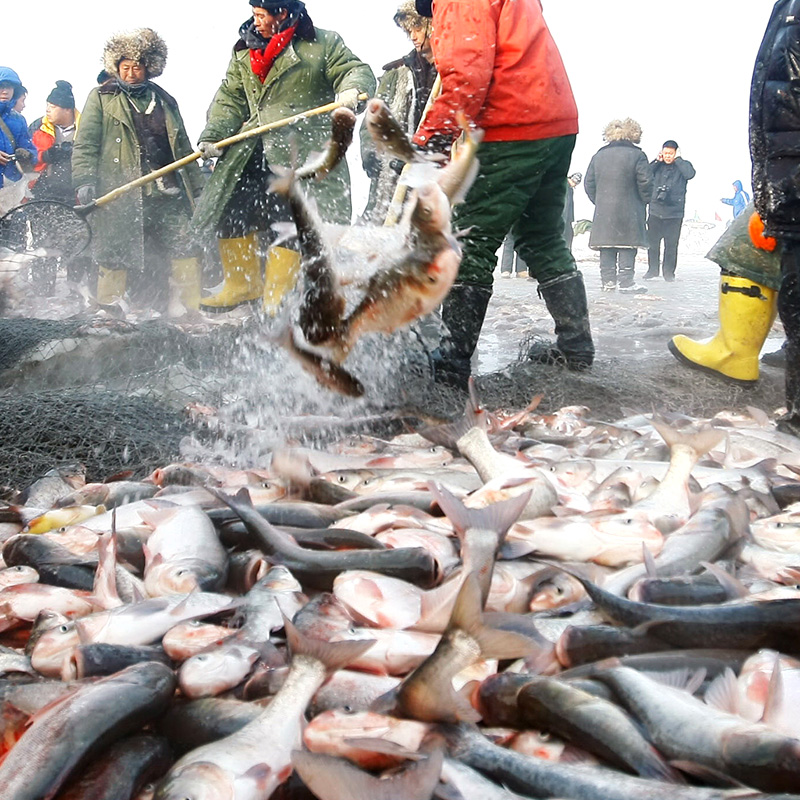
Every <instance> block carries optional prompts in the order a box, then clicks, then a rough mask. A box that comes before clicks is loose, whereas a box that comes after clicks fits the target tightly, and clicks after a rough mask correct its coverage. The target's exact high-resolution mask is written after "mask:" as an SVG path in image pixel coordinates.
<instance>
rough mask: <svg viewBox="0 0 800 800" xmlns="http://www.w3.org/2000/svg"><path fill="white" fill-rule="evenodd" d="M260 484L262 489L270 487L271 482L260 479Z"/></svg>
mask: <svg viewBox="0 0 800 800" xmlns="http://www.w3.org/2000/svg"><path fill="white" fill-rule="evenodd" d="M261 486H262V487H263V488H264V489H271V488H272V484H271V483H270V482H269V481H261Z"/></svg>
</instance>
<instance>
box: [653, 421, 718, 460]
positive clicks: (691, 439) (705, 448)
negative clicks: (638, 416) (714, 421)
mask: <svg viewBox="0 0 800 800" xmlns="http://www.w3.org/2000/svg"><path fill="white" fill-rule="evenodd" d="M651 424H652V426H653V427H654V428H655V429H656V430H657V431H658V433H659V435H660V436H661V438H662V439H663V440H664V441H665V442H666V443H667V445H669V447H670V448H672V447H674V446H675V445H678V444H683V445H687V446H689V447H691V448H692V450H694V451H695V453H696V454H697V457H698V458H700V457H701V456H704V455H705V454H706V453H708V452H709V451H710V450H713V449H714V448H715V447H716V446H717V445H718V444H719V443H720V442H721V441H722V440H723V439H727V433H726V432H725V431H723V430H720V429H719V428H706V429H705V430H702V431H697V432H692V433H685V432H683V431H679V430H676V429H675V428H673V427H671V426H670V425H667V424H666V423H665V422H660V421H658V420H656V419H653V420H651Z"/></svg>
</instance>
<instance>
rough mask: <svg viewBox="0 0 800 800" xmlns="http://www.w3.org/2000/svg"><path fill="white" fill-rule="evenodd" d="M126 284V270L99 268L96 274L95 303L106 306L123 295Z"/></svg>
mask: <svg viewBox="0 0 800 800" xmlns="http://www.w3.org/2000/svg"><path fill="white" fill-rule="evenodd" d="M127 284H128V270H126V269H106V268H105V267H100V268H99V270H98V272H97V302H98V303H101V304H102V305H108V304H109V303H113V302H114V301H115V300H118V299H119V298H120V297H122V295H124V294H125V287H126V286H127Z"/></svg>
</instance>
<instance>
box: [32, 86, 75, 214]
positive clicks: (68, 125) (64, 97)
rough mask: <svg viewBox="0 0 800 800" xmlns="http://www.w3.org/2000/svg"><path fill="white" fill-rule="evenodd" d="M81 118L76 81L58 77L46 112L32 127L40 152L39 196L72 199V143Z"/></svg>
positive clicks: (36, 186) (36, 194) (35, 193)
mask: <svg viewBox="0 0 800 800" xmlns="http://www.w3.org/2000/svg"><path fill="white" fill-rule="evenodd" d="M79 118H80V114H79V113H78V111H77V109H76V108H75V97H74V95H73V94H72V84H71V83H69V82H68V81H56V85H55V88H54V89H53V90H52V91H51V92H50V94H49V95H48V96H47V109H46V111H45V114H44V116H43V117H39V119H37V120H36V121H35V122H33V123H31V126H30V129H29V130H30V132H31V139H32V140H33V143H34V144H35V145H36V150H37V151H38V154H39V163H38V164H37V165H36V168H35V172H36V173H37V175H38V176H39V177H38V178H37V180H36V182H35V183H34V184H33V188H32V189H31V193H32V194H33V196H34V197H35V198H36V199H37V200H59V201H61V202H62V203H72V200H73V199H74V192H73V189H72V143H73V141H74V140H75V131H76V129H77V127H78V119H79Z"/></svg>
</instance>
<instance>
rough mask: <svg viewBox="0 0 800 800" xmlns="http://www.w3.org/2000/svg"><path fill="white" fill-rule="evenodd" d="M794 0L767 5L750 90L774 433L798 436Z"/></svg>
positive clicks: (799, 148)
mask: <svg viewBox="0 0 800 800" xmlns="http://www.w3.org/2000/svg"><path fill="white" fill-rule="evenodd" d="M798 53H800V0H778V2H777V3H775V5H774V6H773V9H772V15H771V16H770V20H769V23H768V24H767V29H766V32H765V34H764V39H763V41H762V42H761V47H760V48H759V51H758V56H757V57H756V64H755V69H754V70H753V81H752V84H751V88H750V155H751V158H752V161H753V200H754V201H755V208H756V212H757V213H758V215H759V216H760V217H761V220H763V223H764V234H765V235H766V236H771V237H774V238H775V239H777V242H778V246H779V247H780V253H781V284H780V290H779V292H778V314H779V315H780V318H781V322H782V323H783V329H784V331H785V333H786V346H785V351H786V406H787V409H788V413H787V414H786V416H785V417H784V418H783V419H782V420H781V421H780V422H779V423H778V429H779V430H782V431H783V432H785V433H790V434H793V435H794V436H798V437H800V277H799V275H800V184H798V174H800V106H798V104H797V103H796V102H792V103H790V102H788V101H787V98H792V97H794V96H795V93H796V88H795V87H796V86H797V85H798V83H800V58H798Z"/></svg>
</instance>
